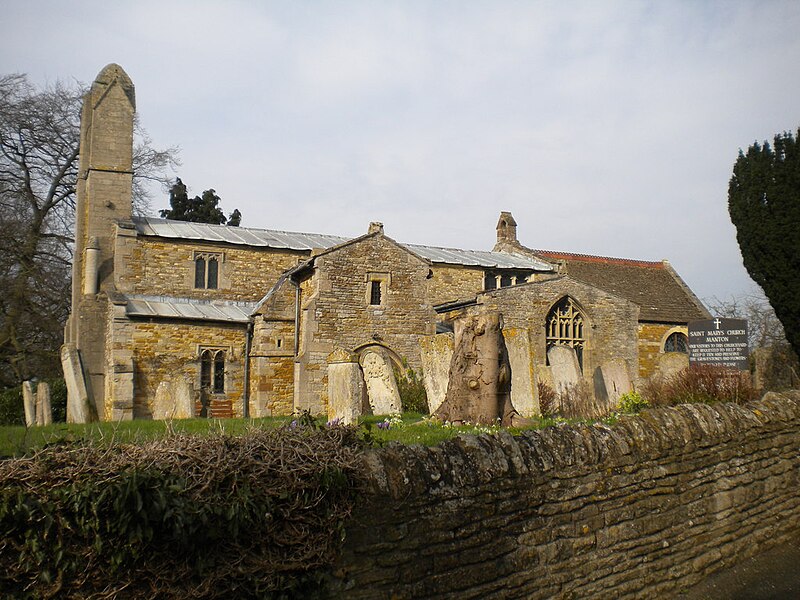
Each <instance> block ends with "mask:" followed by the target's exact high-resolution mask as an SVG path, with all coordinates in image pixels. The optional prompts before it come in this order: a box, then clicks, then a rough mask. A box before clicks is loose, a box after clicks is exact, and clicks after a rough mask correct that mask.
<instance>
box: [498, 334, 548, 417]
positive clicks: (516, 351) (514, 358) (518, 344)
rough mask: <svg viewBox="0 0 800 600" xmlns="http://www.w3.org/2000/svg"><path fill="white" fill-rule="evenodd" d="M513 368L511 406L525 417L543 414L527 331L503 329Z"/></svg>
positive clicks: (509, 359) (509, 360)
mask: <svg viewBox="0 0 800 600" xmlns="http://www.w3.org/2000/svg"><path fill="white" fill-rule="evenodd" d="M503 338H504V339H505V344H506V350H507V352H508V362H509V366H510V368H511V404H512V405H513V406H514V408H515V409H516V411H517V412H518V413H519V414H520V415H522V416H523V417H533V416H536V415H539V414H541V411H540V410H539V391H538V389H537V386H536V374H535V372H534V366H533V364H534V363H533V353H532V351H531V341H530V336H529V335H528V330H527V329H521V328H506V327H504V328H503Z"/></svg>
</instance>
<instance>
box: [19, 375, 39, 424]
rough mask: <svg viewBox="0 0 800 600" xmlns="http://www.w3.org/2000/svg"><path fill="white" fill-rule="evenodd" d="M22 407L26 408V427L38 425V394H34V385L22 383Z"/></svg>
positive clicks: (26, 382) (28, 382)
mask: <svg viewBox="0 0 800 600" xmlns="http://www.w3.org/2000/svg"><path fill="white" fill-rule="evenodd" d="M22 405H23V407H24V408H25V425H26V426H27V427H33V426H34V425H36V394H35V393H34V392H33V383H31V382H30V381H23V382H22Z"/></svg>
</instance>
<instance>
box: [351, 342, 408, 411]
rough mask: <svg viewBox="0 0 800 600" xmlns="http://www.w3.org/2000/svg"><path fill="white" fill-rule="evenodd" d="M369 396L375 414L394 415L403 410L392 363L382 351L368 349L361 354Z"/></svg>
mask: <svg viewBox="0 0 800 600" xmlns="http://www.w3.org/2000/svg"><path fill="white" fill-rule="evenodd" d="M361 369H362V370H363V372H364V382H365V383H366V384H367V397H368V398H369V405H370V408H371V409H372V414H374V415H393V414H397V413H399V412H400V411H401V410H402V405H401V402H400V390H399V389H398V387H397V380H395V377H394V370H393V369H392V365H391V363H390V361H389V359H387V358H386V357H385V356H384V355H383V354H382V353H379V352H376V351H373V350H367V351H366V352H364V354H363V355H362V356H361Z"/></svg>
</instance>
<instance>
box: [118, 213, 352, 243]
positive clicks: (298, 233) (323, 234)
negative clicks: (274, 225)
mask: <svg viewBox="0 0 800 600" xmlns="http://www.w3.org/2000/svg"><path fill="white" fill-rule="evenodd" d="M133 220H134V221H144V222H147V223H149V222H150V221H158V222H160V223H183V224H188V225H195V226H201V227H225V228H231V227H233V226H232V225H222V224H217V223H203V222H199V221H179V220H178V219H164V218H162V217H148V216H138V215H136V216H134V217H133ZM235 228H236V229H239V230H246V231H269V232H272V233H287V234H289V235H319V236H323V237H329V238H336V239H341V240H344V241H347V240H350V239H353V238H348V237H344V236H341V235H336V234H333V233H314V232H313V231H287V230H285V229H265V228H263V227H242V226H241V225H236V226H235Z"/></svg>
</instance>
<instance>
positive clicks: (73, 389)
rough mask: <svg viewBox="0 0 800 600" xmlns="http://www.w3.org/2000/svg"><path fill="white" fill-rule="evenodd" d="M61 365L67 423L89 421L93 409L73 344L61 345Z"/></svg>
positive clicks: (78, 357) (91, 417) (78, 356)
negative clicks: (65, 396) (64, 385)
mask: <svg viewBox="0 0 800 600" xmlns="http://www.w3.org/2000/svg"><path fill="white" fill-rule="evenodd" d="M61 367H62V368H63V370H64V382H65V383H66V384H67V423H89V422H90V421H92V420H93V416H94V415H93V412H94V411H93V410H92V407H91V406H90V405H89V392H88V391H87V389H86V382H85V381H84V379H83V368H82V367H81V359H80V355H79V354H78V349H77V348H76V347H75V344H72V343H70V344H64V345H63V346H61Z"/></svg>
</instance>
